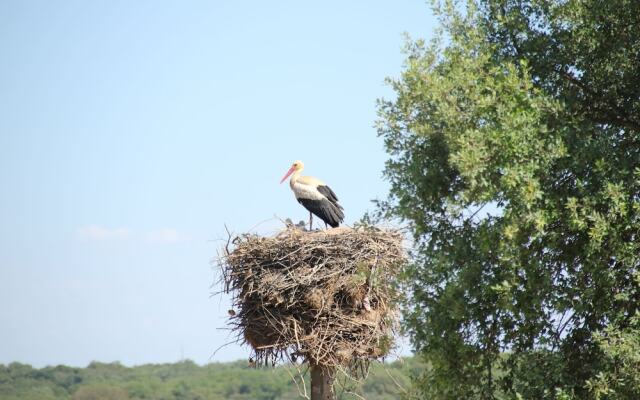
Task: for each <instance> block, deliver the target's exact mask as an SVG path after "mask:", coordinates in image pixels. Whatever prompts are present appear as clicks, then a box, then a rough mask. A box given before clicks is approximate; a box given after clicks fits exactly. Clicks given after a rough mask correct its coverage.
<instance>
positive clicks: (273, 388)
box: [0, 358, 423, 400]
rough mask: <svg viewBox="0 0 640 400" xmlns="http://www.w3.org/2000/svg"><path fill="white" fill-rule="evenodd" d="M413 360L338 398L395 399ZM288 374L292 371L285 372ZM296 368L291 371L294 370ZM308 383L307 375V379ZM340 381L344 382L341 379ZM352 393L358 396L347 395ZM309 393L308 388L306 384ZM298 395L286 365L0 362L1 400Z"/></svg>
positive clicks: (349, 386)
mask: <svg viewBox="0 0 640 400" xmlns="http://www.w3.org/2000/svg"><path fill="white" fill-rule="evenodd" d="M422 369H423V367H422V365H421V364H420V363H419V362H417V360H415V359H412V358H407V359H405V360H403V362H394V363H388V364H386V365H384V366H383V365H381V364H375V365H373V368H372V371H371V375H370V376H369V379H367V380H366V381H365V382H364V383H361V384H358V385H354V384H353V382H352V381H350V380H348V381H345V380H344V379H341V380H340V382H342V383H345V384H346V387H345V388H343V385H338V387H337V390H338V398H339V399H343V400H355V399H358V398H361V397H358V396H364V397H365V398H367V399H368V400H393V399H397V398H399V396H400V394H401V393H402V391H403V390H408V389H409V388H410V376H412V375H417V374H419V373H420V372H421V371H422ZM289 372H292V371H289ZM293 372H295V371H293ZM305 380H306V382H307V385H308V383H309V377H308V376H307V377H306V378H305ZM343 381H344V382H343ZM349 392H354V393H356V394H357V395H354V394H351V393H349ZM307 393H309V387H307ZM299 398H301V397H300V395H299V393H298V389H297V388H296V387H295V385H294V383H293V381H292V379H291V376H290V375H289V373H288V372H287V367H286V366H283V367H277V368H264V369H255V368H250V367H248V366H247V363H246V362H240V361H238V362H233V363H214V364H209V365H205V366H198V365H196V364H195V363H193V362H191V361H183V362H179V363H175V364H148V365H141V366H137V367H131V368H128V367H125V366H123V365H121V364H118V363H111V364H105V363H98V362H93V363H91V364H90V365H89V366H88V367H87V368H71V367H66V366H56V367H45V368H41V369H35V368H32V367H31V366H29V365H25V364H20V363H12V364H9V365H6V366H5V365H2V364H0V399H2V400H142V399H144V400H294V399H299Z"/></svg>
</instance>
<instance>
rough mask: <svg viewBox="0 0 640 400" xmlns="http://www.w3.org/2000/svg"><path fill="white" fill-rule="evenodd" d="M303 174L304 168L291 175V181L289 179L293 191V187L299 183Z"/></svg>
mask: <svg viewBox="0 0 640 400" xmlns="http://www.w3.org/2000/svg"><path fill="white" fill-rule="evenodd" d="M301 172H302V168H300V169H299V170H297V171H295V172H294V173H293V175H291V179H289V186H290V187H291V189H293V185H295V184H296V183H297V182H298V178H299V177H300V173H301Z"/></svg>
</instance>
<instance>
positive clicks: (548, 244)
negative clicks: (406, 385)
mask: <svg viewBox="0 0 640 400" xmlns="http://www.w3.org/2000/svg"><path fill="white" fill-rule="evenodd" d="M639 7H640V2H637V1H623V0H613V1H599V0H567V1H550V0H531V1H528V0H484V1H481V0H479V1H470V2H468V3H466V4H463V5H460V4H453V3H451V2H443V3H437V4H435V6H434V10H435V12H436V14H437V15H438V16H439V20H440V28H441V29H440V31H439V34H438V36H437V38H436V39H435V40H434V41H432V42H431V43H428V44H426V43H424V42H423V41H415V42H411V43H409V44H408V46H407V53H408V57H407V60H406V66H405V69H404V71H403V73H402V76H401V77H400V78H399V79H397V80H390V84H391V85H392V87H393V88H394V90H395V92H396V98H395V99H394V100H392V101H381V102H380V104H379V115H380V119H379V125H378V132H379V135H380V136H382V137H383V138H384V141H385V146H386V149H387V151H388V153H389V155H390V159H389V160H388V162H387V164H386V169H385V175H386V177H387V178H388V180H389V181H390V183H391V190H390V196H389V199H388V200H387V201H384V202H381V203H380V207H381V210H382V211H383V212H384V213H385V214H386V215H387V216H392V217H395V218H400V219H401V220H404V221H406V222H407V223H408V225H409V227H410V228H411V230H412V232H413V234H414V239H415V252H414V256H415V263H414V264H413V265H412V266H411V267H410V268H409V270H408V274H407V275H408V276H407V278H408V279H407V282H408V284H409V287H408V289H409V291H410V294H411V296H410V299H409V301H408V307H407V312H406V315H405V317H406V318H405V321H406V326H407V328H408V330H409V333H410V334H411V336H412V340H413V343H414V345H415V347H416V349H417V350H418V351H419V352H420V353H421V355H422V356H423V357H424V359H425V361H427V362H428V363H429V364H430V365H431V366H432V368H430V369H429V370H428V372H427V373H426V374H425V375H424V376H423V378H422V379H421V381H420V387H421V389H422V392H423V394H425V395H427V397H428V398H434V399H458V398H467V399H493V398H505V397H506V398H536V399H542V398H555V397H557V398H571V397H575V398H580V399H585V398H609V397H602V393H605V392H606V390H610V392H606V393H607V394H606V395H607V396H610V398H629V399H631V398H640V386H639V385H638V379H637V378H638V375H640V373H639V372H636V371H637V370H633V369H632V368H628V369H626V370H623V369H620V368H616V363H615V362H613V361H612V360H613V359H611V358H608V355H613V354H618V356H619V354H623V355H627V356H629V354H633V352H635V354H636V355H637V353H638V352H640V349H638V347H637V344H638V341H637V340H636V341H633V340H628V338H629V337H633V336H634V335H640V331H639V330H638V326H637V324H633V323H632V321H633V318H634V315H636V314H637V313H638V307H639V305H640V280H639V275H638V274H639V272H638V266H639V265H640V241H639V240H638V234H639V233H640V220H639V217H640V146H639V145H640V143H639V141H640V135H639V134H640V113H639V112H638V111H640V8H639ZM610 337H613V338H619V337H622V338H627V340H608V339H606V338H610ZM619 347H621V348H619ZM616 348H619V349H618V350H616ZM629 357H630V356H629ZM629 357H627V358H626V359H627V360H629ZM625 371H626V372H625ZM632 371H633V372H632ZM625 374H626V375H625ZM629 374H631V375H633V376H629ZM634 374H635V375H634ZM617 379H623V380H624V382H625V385H624V389H623V388H622V386H621V385H618V386H616V385H609V386H608V387H606V388H605V389H606V390H605V389H602V388H603V387H604V386H603V385H605V384H606V383H607V382H613V381H616V380H617ZM621 390H623V391H622V392H620V393H625V395H624V396H628V397H624V396H623V397H620V396H619V397H615V396H614V395H613V393H616V391H621ZM611 391H612V392H611ZM599 396H600V397H599Z"/></svg>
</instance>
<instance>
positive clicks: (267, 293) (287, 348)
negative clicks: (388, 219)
mask: <svg viewBox="0 0 640 400" xmlns="http://www.w3.org/2000/svg"><path fill="white" fill-rule="evenodd" d="M232 244H233V249H232V250H231V249H228V248H227V250H226V251H225V254H224V255H223V257H222V258H221V266H222V270H223V277H224V284H225V288H224V289H225V291H226V292H227V293H231V294H232V296H233V307H234V312H231V313H230V324H231V326H232V328H233V329H234V331H235V332H236V333H237V334H238V340H239V341H241V342H244V343H247V344H249V345H250V346H251V348H252V350H253V353H254V354H253V358H254V359H255V361H256V363H258V364H275V363H276V362H277V361H283V360H286V361H291V362H294V363H295V362H296V361H307V362H309V363H311V364H313V365H320V366H324V367H340V368H342V367H346V368H349V369H350V370H351V371H352V373H353V372H355V374H354V375H358V373H357V371H358V370H360V371H361V372H362V371H365V369H366V366H368V361H369V360H371V359H374V358H379V357H383V356H385V355H387V354H388V352H389V351H390V350H391V348H392V345H393V336H394V333H395V328H396V325H397V310H396V306H395V304H396V303H395V301H394V293H395V291H394V288H393V282H394V280H395V279H394V278H395V276H396V275H397V274H398V272H399V269H400V268H401V266H402V264H403V262H404V260H405V254H404V250H403V248H402V235H401V234H400V233H399V232H397V231H389V230H379V229H373V228H368V229H350V228H338V229H330V230H328V231H319V232H304V231H300V230H298V229H294V228H289V229H287V230H285V231H283V232H281V233H280V234H278V235H277V236H275V237H259V236H256V235H241V236H238V237H236V238H234V239H233V240H232ZM367 309H369V310H367Z"/></svg>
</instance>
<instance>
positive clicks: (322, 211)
mask: <svg viewBox="0 0 640 400" xmlns="http://www.w3.org/2000/svg"><path fill="white" fill-rule="evenodd" d="M303 169H304V164H303V163H302V161H295V162H294V163H293V165H291V168H289V171H287V173H286V174H285V175H284V177H283V178H282V180H281V181H280V183H282V182H284V181H285V180H286V179H287V178H288V177H289V176H290V175H291V180H290V181H289V185H290V186H291V190H293V194H294V195H295V196H296V200H298V203H300V204H302V206H303V207H304V208H306V209H307V210H309V230H311V228H312V224H313V214H315V215H316V216H317V217H319V218H320V219H321V220H323V221H324V223H325V224H327V225H330V226H331V227H332V228H336V227H338V225H340V223H341V222H342V221H343V220H344V212H343V209H342V206H341V205H340V204H338V197H337V196H336V194H335V193H334V192H333V190H331V188H330V187H329V186H327V185H326V184H325V183H324V182H322V181H321V180H319V179H316V178H314V177H312V176H300V173H301V172H302V170H303ZM292 174H293V175H292Z"/></svg>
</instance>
